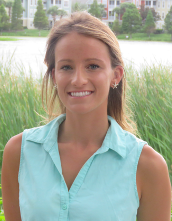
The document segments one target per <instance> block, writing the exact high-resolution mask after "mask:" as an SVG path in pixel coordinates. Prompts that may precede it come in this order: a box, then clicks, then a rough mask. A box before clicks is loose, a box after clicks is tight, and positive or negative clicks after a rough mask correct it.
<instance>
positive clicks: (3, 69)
mask: <svg viewBox="0 0 172 221" xmlns="http://www.w3.org/2000/svg"><path fill="white" fill-rule="evenodd" d="M36 112H38V113H39V114H43V113H44V111H43V109H42V107H41V85H40V81H39V80H35V79H34V78H33V77H32V74H30V76H26V75H25V70H24V67H23V66H17V64H13V63H12V60H11V59H9V60H8V61H1V62H0V134H1V136H0V150H1V156H2V151H3V149H4V146H5V144H6V142H7V141H8V140H9V139H10V137H11V136H14V135H16V134H18V133H21V132H22V131H23V130H24V129H25V128H31V127H35V126H37V125H39V124H40V122H41V120H42V118H41V117H40V116H39V115H38V114H37V113H36ZM1 156H0V163H1V158H2V157H1Z"/></svg>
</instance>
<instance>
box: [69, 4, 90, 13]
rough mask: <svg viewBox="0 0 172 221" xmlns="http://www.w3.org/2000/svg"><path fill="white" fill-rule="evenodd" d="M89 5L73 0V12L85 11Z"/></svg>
mask: <svg viewBox="0 0 172 221" xmlns="http://www.w3.org/2000/svg"><path fill="white" fill-rule="evenodd" d="M87 8H88V7H87V5H86V4H82V3H81V2H75V3H74V2H73V3H72V12H77V11H85V10H87Z"/></svg>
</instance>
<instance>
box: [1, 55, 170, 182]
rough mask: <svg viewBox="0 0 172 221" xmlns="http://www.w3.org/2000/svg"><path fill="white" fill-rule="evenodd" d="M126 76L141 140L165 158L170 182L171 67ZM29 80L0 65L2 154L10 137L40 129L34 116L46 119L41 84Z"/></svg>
mask: <svg viewBox="0 0 172 221" xmlns="http://www.w3.org/2000/svg"><path fill="white" fill-rule="evenodd" d="M126 72H127V79H128V84H129V86H130V88H131V90H130V91H129V92H130V94H129V96H130V97H131V104H132V105H131V108H132V110H133V112H134V114H135V115H134V117H135V121H136V123H137V127H138V131H139V134H140V137H141V138H142V139H143V140H146V141H147V142H148V143H149V145H151V146H152V147H153V148H154V149H155V150H157V151H158V152H159V153H161V154H162V155H163V156H164V158H165V159H166V161H167V164H168V167H169V172H170V177H171V180H172V135H171V134H172V66H171V67H170V66H166V67H165V66H163V65H157V66H155V65H152V66H151V67H150V66H148V65H146V66H144V67H143V68H142V69H141V70H140V71H137V70H135V69H134V68H132V66H130V67H128V68H127V71H126ZM32 76H33V73H31V74H30V76H26V75H25V70H24V67H22V66H18V65H17V64H13V63H12V59H9V60H8V61H7V62H2V61H1V62H0V134H1V136H0V149H1V152H2V151H3V149H4V146H5V144H6V142H7V141H8V140H9V139H10V137H12V136H14V135H15V134H18V133H20V132H22V131H23V130H24V129H25V128H31V127H35V126H38V125H40V122H41V121H42V118H41V117H40V116H39V115H38V114H37V113H39V114H40V115H44V116H45V113H44V111H43V108H42V106H41V80H36V79H34V78H33V77H32ZM36 112H37V113H36ZM1 155H2V154H1ZM1 158H2V156H0V159H1ZM0 163H1V162H0Z"/></svg>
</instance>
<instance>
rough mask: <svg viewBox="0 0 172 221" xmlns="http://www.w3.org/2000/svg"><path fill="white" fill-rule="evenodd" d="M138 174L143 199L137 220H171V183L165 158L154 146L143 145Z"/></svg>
mask: <svg viewBox="0 0 172 221" xmlns="http://www.w3.org/2000/svg"><path fill="white" fill-rule="evenodd" d="M137 176H138V179H139V180H140V182H139V183H140V189H141V199H140V206H139V208H138V213H137V221H170V220H171V184H170V179H169V173H168V168H167V164H166V162H165V160H164V158H163V157H162V156H161V155H160V154H159V153H157V152H156V151H155V150H154V149H153V148H152V147H150V146H148V145H145V146H144V147H143V150H142V153H141V156H140V159H139V163H138V168H137Z"/></svg>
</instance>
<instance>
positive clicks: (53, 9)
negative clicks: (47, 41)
mask: <svg viewBox="0 0 172 221" xmlns="http://www.w3.org/2000/svg"><path fill="white" fill-rule="evenodd" d="M47 14H50V15H51V16H52V17H53V22H54V23H55V22H56V16H57V15H58V7H57V6H56V5H54V6H52V7H50V8H49V9H48V11H47Z"/></svg>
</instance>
